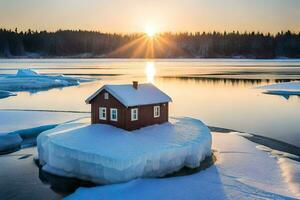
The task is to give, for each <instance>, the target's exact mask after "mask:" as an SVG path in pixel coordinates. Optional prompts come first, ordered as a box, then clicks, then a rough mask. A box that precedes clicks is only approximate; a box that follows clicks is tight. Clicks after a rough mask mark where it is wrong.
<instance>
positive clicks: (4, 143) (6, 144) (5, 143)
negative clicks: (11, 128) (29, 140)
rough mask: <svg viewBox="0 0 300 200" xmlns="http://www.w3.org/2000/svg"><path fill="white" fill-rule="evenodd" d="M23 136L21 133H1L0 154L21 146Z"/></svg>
mask: <svg viewBox="0 0 300 200" xmlns="http://www.w3.org/2000/svg"><path fill="white" fill-rule="evenodd" d="M21 142H22V138H21V137H20V136H19V135H10V134H7V135H0V154H1V153H4V152H9V151H11V150H14V149H17V148H19V147H20V145H21Z"/></svg>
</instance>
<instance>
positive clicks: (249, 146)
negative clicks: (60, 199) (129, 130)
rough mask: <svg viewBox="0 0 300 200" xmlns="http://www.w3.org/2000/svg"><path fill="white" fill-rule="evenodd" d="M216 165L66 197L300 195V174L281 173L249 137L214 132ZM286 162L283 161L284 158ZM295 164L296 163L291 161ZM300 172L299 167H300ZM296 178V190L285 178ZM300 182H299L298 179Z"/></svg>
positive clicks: (249, 198)
mask: <svg viewBox="0 0 300 200" xmlns="http://www.w3.org/2000/svg"><path fill="white" fill-rule="evenodd" d="M212 136H213V149H215V150H216V153H215V156H216V157H217V161H216V163H215V165H213V166H211V167H209V168H207V169H206V170H204V171H200V172H198V173H195V174H192V175H189V176H181V177H172V178H160V179H154V178H151V179H138V180H133V181H130V182H127V183H120V184H113V185H107V186H98V187H93V188H79V189H77V190H76V192H75V193H74V194H72V195H70V196H68V197H67V198H66V199H68V200H81V199H82V200H86V199H143V200H152V199H160V200H161V199H162V200H169V199H172V200H181V199H189V200H198V199H211V200H213V199H237V200H244V199H247V200H252V199H278V200H279V199H294V198H297V197H298V198H299V197H300V196H299V192H298V194H297V190H298V191H299V184H298V183H299V179H298V180H297V179H296V178H295V177H298V178H299V175H297V174H295V172H293V173H289V176H286V177H285V178H283V177H282V175H281V166H280V167H279V166H278V163H277V160H276V159H275V158H274V157H270V155H269V154H268V153H266V152H264V151H261V150H259V149H256V148H255V146H256V144H255V143H253V142H251V141H248V140H247V139H245V138H243V137H241V136H239V135H236V134H226V133H212ZM281 162H282V163H285V164H286V162H283V161H281ZM291 164H292V165H291ZM299 166H300V165H299V163H298V162H293V163H289V165H288V166H287V165H284V167H283V168H285V170H284V171H286V170H290V171H291V172H292V171H294V170H295V169H299ZM298 172H299V170H298ZM291 176H292V179H293V183H294V185H293V187H294V189H295V190H294V192H295V193H293V192H292V191H291V189H290V187H288V186H287V184H286V182H285V179H286V178H287V179H289V178H291ZM297 182H298V183H297Z"/></svg>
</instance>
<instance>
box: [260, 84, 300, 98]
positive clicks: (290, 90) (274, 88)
mask: <svg viewBox="0 0 300 200" xmlns="http://www.w3.org/2000/svg"><path fill="white" fill-rule="evenodd" d="M257 89H263V90H266V91H267V93H269V94H281V95H300V81H293V82H287V83H277V84H272V85H266V86H260V87H257Z"/></svg>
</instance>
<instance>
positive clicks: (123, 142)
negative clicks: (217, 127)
mask: <svg viewBox="0 0 300 200" xmlns="http://www.w3.org/2000/svg"><path fill="white" fill-rule="evenodd" d="M88 122H89V121H88ZM37 143H38V153H39V159H40V163H41V164H45V165H44V167H43V170H45V171H47V172H49V173H54V174H57V175H65V176H68V177H72V176H73V177H77V178H81V179H84V180H89V181H93V182H96V183H104V184H107V183H119V182H124V181H129V180H132V179H135V178H140V177H160V176H164V175H166V174H168V173H171V172H174V171H177V170H179V169H181V168H182V167H183V166H187V167H192V168H194V167H198V166H199V165H200V162H201V161H202V160H203V159H204V158H205V157H206V156H209V155H211V134H210V131H209V129H208V128H207V127H206V126H205V125H204V124H203V123H202V122H201V121H199V120H195V119H191V118H174V119H171V122H170V123H164V124H161V125H154V126H149V127H145V128H142V129H139V130H135V131H131V132H128V131H126V130H123V129H118V128H115V127H113V126H110V125H104V124H94V125H89V124H87V123H85V122H76V123H75V122H73V123H67V124H63V125H60V126H58V127H56V128H54V129H51V130H49V131H46V132H43V133H42V134H40V135H39V136H38V138H37Z"/></svg>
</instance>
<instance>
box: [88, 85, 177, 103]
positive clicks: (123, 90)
mask: <svg viewBox="0 0 300 200" xmlns="http://www.w3.org/2000/svg"><path fill="white" fill-rule="evenodd" d="M102 90H106V91H108V92H109V93H110V94H112V95H113V96H114V97H115V98H116V99H118V100H119V101H120V102H121V103H122V104H123V105H124V106H126V107H131V106H137V105H149V104H156V103H166V102H170V101H172V99H171V97H169V96H168V95H166V94H165V93H164V92H162V91H161V90H160V89H158V88H157V87H155V86H154V85H153V84H151V83H145V84H139V85H138V89H135V88H133V86H132V84H124V85H104V86H103V87H101V88H100V89H99V90H98V91H96V92H95V93H94V94H93V95H91V96H90V97H89V98H88V99H87V100H86V103H89V102H90V101H91V100H92V99H93V98H94V97H96V96H97V95H98V94H99V93H100V92H101V91H102Z"/></svg>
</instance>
